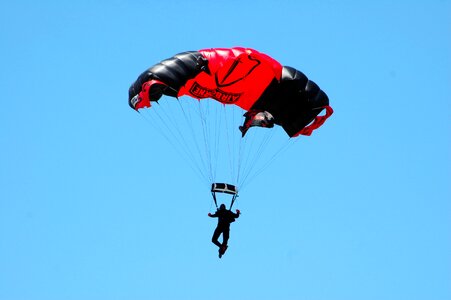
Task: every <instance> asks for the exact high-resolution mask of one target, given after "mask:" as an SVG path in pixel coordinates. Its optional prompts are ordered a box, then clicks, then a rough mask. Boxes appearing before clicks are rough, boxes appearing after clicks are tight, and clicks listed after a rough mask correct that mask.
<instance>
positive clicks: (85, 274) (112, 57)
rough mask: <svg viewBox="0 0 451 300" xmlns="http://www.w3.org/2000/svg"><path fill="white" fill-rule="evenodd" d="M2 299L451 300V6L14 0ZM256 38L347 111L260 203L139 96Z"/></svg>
mask: <svg viewBox="0 0 451 300" xmlns="http://www.w3.org/2000/svg"><path fill="white" fill-rule="evenodd" d="M0 43H1V47H0V101H1V109H0V299H2V300H22V299H27V300H38V299H42V300H61V299H74V300H75V299H77V300H79V299H84V300H89V299H96V300H101V299H108V300H113V299H136V300H137V299H218V300H219V299H259V300H265V299H308V300H335V299H336V300H362V299H364V300H371V299H374V300H376V299H377V300H381V299H393V300H402V299H406V300H416V299H429V300H446V299H451V284H450V283H451V204H450V200H451V188H450V183H451V122H450V121H451V109H450V100H451V99H450V98H451V3H450V1H448V0H443V1H437V0H428V1H407V0H406V1H385V0H382V1H332V0H329V1H297V0H296V1H295V0H292V1H235V0H231V1H206V0H202V1H175V0H166V1H143V0H142V1H125V0H124V1H120V0H117V1H2V2H1V3H0ZM232 46H245V47H251V48H255V49H258V50H260V51H262V52H264V53H267V54H269V55H271V56H272V57H274V58H275V59H277V60H278V61H280V62H281V63H282V64H284V65H290V66H293V67H296V68H298V69H299V70H301V71H303V72H304V73H305V74H306V75H307V76H308V77H309V78H311V79H313V80H314V81H315V82H317V83H318V84H319V85H320V86H321V88H322V89H324V90H325V91H326V92H327V94H328V95H329V98H330V101H331V105H332V106H333V108H334V110H335V114H334V115H333V116H332V118H331V119H330V120H329V121H328V122H327V123H326V124H325V125H324V126H323V127H322V128H320V129H319V130H318V131H317V132H315V133H314V135H312V136H311V137H306V138H304V137H301V139H302V140H301V141H299V142H297V143H295V144H294V145H293V146H292V147H290V148H289V149H288V150H287V151H286V152H284V153H283V154H281V155H280V156H279V157H278V159H277V160H276V161H275V162H274V163H273V164H271V165H270V166H269V167H268V168H267V169H266V170H265V172H264V173H262V174H261V175H260V176H259V177H257V178H255V179H254V180H253V181H252V183H250V184H249V185H248V186H247V188H246V190H245V191H243V193H242V194H241V195H240V198H239V200H238V202H237V205H236V207H237V208H240V209H241V211H242V216H241V218H240V219H239V220H238V221H237V222H235V223H234V224H232V230H231V240H230V248H229V251H228V252H227V254H226V255H225V256H224V257H223V258H222V259H218V257H217V251H216V248H215V246H214V245H213V244H211V241H210V238H211V234H212V232H213V229H214V227H215V223H216V221H215V220H213V219H210V218H208V217H207V213H208V212H209V211H212V200H211V196H210V193H209V191H208V189H205V186H204V185H202V184H200V183H199V180H198V178H197V177H196V176H193V170H192V169H191V168H190V167H189V166H188V165H187V164H186V163H185V162H183V160H182V159H181V158H180V157H179V156H178V155H177V153H175V152H174V151H172V150H171V147H170V145H168V143H167V142H166V140H165V139H164V138H162V137H161V136H160V135H158V134H155V133H154V132H152V130H153V129H152V127H150V126H149V124H148V123H146V122H145V121H144V120H143V118H141V117H140V116H139V114H137V113H136V112H134V111H133V110H132V109H130V108H129V107H128V104H127V95H128V87H129V85H130V84H131V83H132V82H133V81H134V80H135V79H136V77H137V76H138V75H139V74H140V73H141V72H142V71H144V70H145V69H146V68H147V67H149V66H151V65H153V64H155V63H156V62H158V61H160V60H161V59H164V58H168V57H170V56H172V55H174V54H176V53H179V52H182V51H186V50H198V49H203V48H210V47H232Z"/></svg>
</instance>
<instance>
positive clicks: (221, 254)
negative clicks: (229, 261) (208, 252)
mask: <svg viewBox="0 0 451 300" xmlns="http://www.w3.org/2000/svg"><path fill="white" fill-rule="evenodd" d="M228 247H229V246H227V245H222V246H221V248H219V258H221V257H222V256H223V255H224V253H225V252H226V250H227V248H228Z"/></svg>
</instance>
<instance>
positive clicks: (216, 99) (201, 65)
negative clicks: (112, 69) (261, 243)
mask: <svg viewBox="0 0 451 300" xmlns="http://www.w3.org/2000/svg"><path fill="white" fill-rule="evenodd" d="M163 96H169V97H173V98H174V99H175V100H176V101H175V103H174V102H173V101H172V103H171V101H169V99H170V98H168V99H163V100H162V101H161V102H160V101H159V100H160V99H161V98H162V97H163ZM186 96H188V97H186ZM165 98H166V97H165ZM190 99H191V100H190ZM128 100H129V105H130V107H132V108H133V109H135V110H137V111H138V112H140V113H141V112H149V113H150V114H151V116H149V118H148V120H149V122H150V123H152V124H154V126H155V128H156V129H157V130H158V131H159V132H161V133H163V135H164V136H165V137H166V138H167V139H168V140H169V141H170V143H171V144H172V145H174V148H177V149H178V151H179V153H181V154H182V155H183V156H184V157H185V158H186V161H187V162H188V163H190V164H192V166H193V169H195V170H196V172H197V173H199V174H200V175H201V177H204V179H206V182H207V183H208V185H209V186H210V187H211V191H212V194H213V197H214V199H215V204H216V198H215V195H216V193H217V192H219V193H227V194H231V195H233V197H234V198H233V201H234V200H235V198H236V196H237V194H238V188H240V189H241V188H242V187H243V186H244V183H245V181H246V180H249V179H251V178H254V177H255V176H256V175H258V173H260V172H261V171H262V170H263V169H264V168H265V166H266V165H265V164H263V166H262V167H261V168H259V169H257V171H256V172H254V173H252V175H251V172H250V171H249V170H246V171H243V168H244V167H243V165H244V163H243V162H244V161H249V163H248V164H249V168H250V169H252V168H255V165H256V161H257V160H258V158H259V157H260V155H261V153H262V152H263V149H264V148H267V145H270V144H273V143H276V144H277V142H273V141H270V140H271V139H272V138H268V137H265V135H267V134H268V133H269V132H271V133H272V132H273V131H277V130H279V131H280V129H282V130H283V131H284V132H285V133H286V135H285V137H286V136H287V135H288V144H290V142H291V141H292V140H293V138H295V137H298V136H299V135H306V136H309V135H311V134H312V132H313V131H314V130H316V129H318V128H319V127H320V126H322V125H323V124H324V122H325V121H326V120H327V119H328V118H329V117H330V116H331V115H332V113H333V110H332V108H331V107H330V106H329V99H328V97H327V95H326V94H325V93H324V92H323V91H322V90H321V89H320V88H319V86H318V85H317V84H316V83H315V82H313V81H311V80H309V79H308V78H307V76H305V75H304V74H303V73H302V72H301V71H299V70H296V69H295V68H292V67H289V66H282V65H281V64H280V63H279V62H278V61H276V60H274V59H273V58H271V57H270V56H268V55H266V54H264V53H261V52H259V51H257V50H254V49H250V48H243V47H234V48H212V49H203V50H199V51H187V52H182V53H179V54H177V55H175V56H173V57H171V58H168V59H165V60H163V61H161V62H159V63H157V64H155V65H154V66H152V67H150V68H149V69H147V70H146V71H144V72H143V73H142V74H141V75H139V77H138V78H137V80H136V81H135V82H134V83H133V84H132V85H131V86H130V88H129V97H128ZM156 104H159V105H156ZM323 111H324V112H325V113H324V114H323V115H320V114H321V113H322V112H323ZM243 117H244V120H243ZM240 124H241V126H238V125H240ZM275 125H277V126H275ZM251 127H255V128H258V130H256V129H254V128H253V129H251ZM260 128H262V130H260ZM261 131H265V132H264V133H262V132H261ZM260 135H261V136H263V137H261V136H260ZM279 138H280V135H279ZM251 139H259V140H260V141H259V142H258V143H255V142H254V141H252V142H248V140H251ZM285 139H286V138H285ZM247 142H248V144H250V145H249V146H248V147H246V149H249V150H246V151H248V152H246V151H245V150H244V148H245V147H244V146H243V144H246V143H247ZM190 143H193V144H194V145H189V146H188V145H187V144H190ZM234 149H235V150H234ZM280 151H281V150H280V149H278V150H277V151H276V154H275V155H277V154H278V153H280ZM252 153H253V154H252ZM222 154H225V155H227V156H229V158H228V159H223V158H221V157H220V156H221V155H222ZM252 155H254V156H253V157H251V156H252ZM275 155H273V156H270V158H269V160H268V161H271V160H272V159H273V158H274V157H275ZM250 157H251V158H250ZM226 161H228V162H229V163H228V167H227V168H228V169H230V173H231V175H230V177H229V179H227V182H229V183H228V184H226V183H224V184H222V183H217V182H216V174H217V173H218V170H219V171H223V170H224V169H225V166H226V165H227V163H226ZM222 173H224V172H222ZM221 176H222V175H221ZM221 182H225V181H221ZM229 187H230V188H229ZM232 187H233V188H232ZM233 201H232V205H233Z"/></svg>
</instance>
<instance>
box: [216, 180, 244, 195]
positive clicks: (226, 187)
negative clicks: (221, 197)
mask: <svg viewBox="0 0 451 300" xmlns="http://www.w3.org/2000/svg"><path fill="white" fill-rule="evenodd" d="M211 192H212V193H214V192H219V193H226V194H231V195H237V194H238V190H237V188H236V186H234V185H232V184H228V183H212V184H211Z"/></svg>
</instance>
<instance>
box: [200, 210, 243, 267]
mask: <svg viewBox="0 0 451 300" xmlns="http://www.w3.org/2000/svg"><path fill="white" fill-rule="evenodd" d="M240 214H241V212H240V210H239V209H237V210H236V213H233V212H231V211H230V210H229V209H226V206H225V204H221V205H220V206H219V209H218V210H217V211H216V212H215V213H214V214H211V213H208V216H209V217H210V218H218V226H216V229H215V231H214V233H213V237H212V238H211V241H212V242H213V244H215V245H216V246H218V248H219V250H218V252H219V258H221V257H222V256H223V255H224V253H225V252H226V250H227V248H228V246H227V242H228V240H229V232H230V223H232V222H235V219H236V218H238V217H239V216H240ZM221 233H222V244H221V243H219V241H218V239H219V236H220V235H221Z"/></svg>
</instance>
